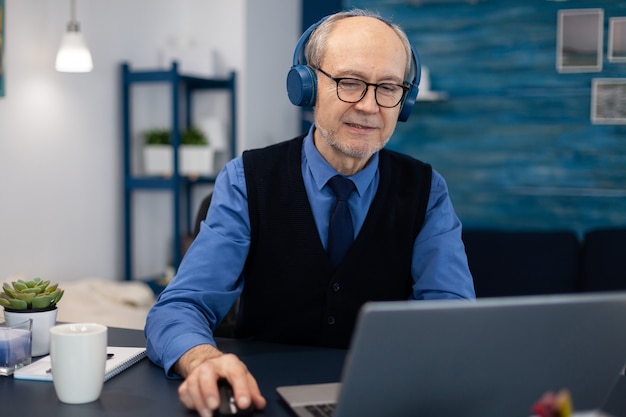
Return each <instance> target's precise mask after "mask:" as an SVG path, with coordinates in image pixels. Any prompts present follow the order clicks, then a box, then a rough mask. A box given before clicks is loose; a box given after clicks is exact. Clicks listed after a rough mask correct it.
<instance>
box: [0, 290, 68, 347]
mask: <svg viewBox="0 0 626 417" xmlns="http://www.w3.org/2000/svg"><path fill="white" fill-rule="evenodd" d="M61 297H63V290H62V289H60V288H59V284H58V283H55V284H51V283H50V281H49V280H45V281H44V280H42V279H41V278H34V279H32V280H30V281H24V280H22V279H18V280H17V281H14V282H12V283H10V284H9V283H8V282H5V283H4V284H3V285H2V293H0V305H2V307H4V318H5V320H6V322H7V323H9V325H11V323H19V322H23V321H25V320H26V319H32V321H33V325H32V331H33V341H32V355H33V356H41V355H46V354H48V353H49V352H50V333H49V331H50V327H52V326H54V325H55V324H56V318H57V311H58V310H57V303H58V302H59V300H61Z"/></svg>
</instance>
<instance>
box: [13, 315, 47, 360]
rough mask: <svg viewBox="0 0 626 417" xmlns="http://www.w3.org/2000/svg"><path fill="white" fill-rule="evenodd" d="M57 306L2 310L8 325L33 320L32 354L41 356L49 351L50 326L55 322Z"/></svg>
mask: <svg viewBox="0 0 626 417" xmlns="http://www.w3.org/2000/svg"><path fill="white" fill-rule="evenodd" d="M57 312H58V310H57V308H56V307H55V308H54V309H53V310H48V311H30V312H29V311H7V310H6V309H5V310H4V319H5V320H6V322H7V323H8V324H9V325H13V324H17V323H20V322H23V321H25V320H27V319H32V320H33V349H32V356H42V355H47V354H48V353H50V328H51V327H52V326H54V325H55V324H56V322H57Z"/></svg>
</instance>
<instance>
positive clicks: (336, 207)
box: [328, 175, 356, 267]
mask: <svg viewBox="0 0 626 417" xmlns="http://www.w3.org/2000/svg"><path fill="white" fill-rule="evenodd" d="M328 185H329V186H330V188H331V189H332V190H333V193H335V198H336V199H335V203H334V204H333V207H332V208H331V210H330V221H329V224H328V255H329V257H330V262H331V264H332V265H333V266H334V267H336V266H337V265H339V262H341V260H342V259H343V256H344V255H345V254H346V252H347V251H348V248H350V245H351V244H352V241H353V240H354V226H352V216H351V215H350V207H349V206H348V197H349V196H350V193H352V191H354V190H355V189H356V187H355V185H354V183H353V182H352V180H349V179H348V178H344V177H342V176H341V175H335V176H334V177H332V178H331V179H330V180H328Z"/></svg>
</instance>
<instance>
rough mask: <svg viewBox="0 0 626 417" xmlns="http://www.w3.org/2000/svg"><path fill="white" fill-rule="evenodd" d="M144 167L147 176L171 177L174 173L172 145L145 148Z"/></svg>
mask: <svg viewBox="0 0 626 417" xmlns="http://www.w3.org/2000/svg"><path fill="white" fill-rule="evenodd" d="M143 165H144V166H143V169H144V173H145V174H146V175H158V176H165V177H169V176H171V175H172V173H173V172H174V167H173V166H172V147H171V146H170V145H149V146H144V147H143Z"/></svg>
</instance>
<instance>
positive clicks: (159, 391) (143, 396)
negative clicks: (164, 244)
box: [0, 328, 626, 417]
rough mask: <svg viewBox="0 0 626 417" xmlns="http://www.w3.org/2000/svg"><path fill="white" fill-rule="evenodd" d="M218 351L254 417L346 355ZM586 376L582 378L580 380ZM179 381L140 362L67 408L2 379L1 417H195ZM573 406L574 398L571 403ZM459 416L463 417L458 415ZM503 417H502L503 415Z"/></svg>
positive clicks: (119, 337)
mask: <svg viewBox="0 0 626 417" xmlns="http://www.w3.org/2000/svg"><path fill="white" fill-rule="evenodd" d="M218 342H219V347H220V348H221V349H222V350H223V351H226V352H232V353H235V354H237V355H238V356H239V357H241V358H242V359H243V361H244V362H245V363H246V365H247V366H248V368H249V369H250V371H251V372H252V373H253V374H254V376H255V377H256V379H257V381H258V383H259V385H260V388H261V392H262V393H263V395H264V396H265V398H266V399H267V402H268V404H267V408H266V409H265V410H264V411H263V412H257V413H256V414H255V416H257V417H261V416H271V417H292V415H291V414H290V412H289V411H288V410H287V409H286V408H285V407H284V405H283V404H282V403H281V402H280V400H279V398H278V395H277V394H276V390H275V388H276V387H277V386H280V385H293V384H307V383H319V382H333V381H338V380H339V377H340V373H341V368H342V366H343V362H344V359H345V354H346V352H345V351H343V350H334V349H319V348H311V347H298V346H285V345H275V344H266V343H260V342H249V341H237V340H232V339H218ZM109 344H110V345H116V346H145V339H144V337H143V332H141V331H139V330H128V329H118V328H109ZM581 377H584V376H581ZM179 384H180V381H178V380H170V379H167V378H165V375H164V373H163V370H162V369H161V368H159V367H157V366H156V365H153V364H152V362H150V360H149V359H144V360H142V361H141V362H139V363H137V364H136V365H134V366H133V367H131V368H129V369H127V370H126V371H124V372H123V373H121V374H120V375H118V376H116V377H114V378H113V379H111V380H109V381H108V382H106V383H105V384H104V388H103V391H102V395H101V397H100V399H99V400H98V401H95V402H93V403H89V404H80V405H69V404H63V403H61V402H59V400H58V399H57V397H56V394H55V392H54V387H53V386H52V384H51V383H49V382H38V381H22V380H18V381H16V380H14V379H13V377H0V403H1V404H2V405H1V406H0V410H1V412H0V415H1V416H7V417H8V416H28V417H39V416H42V417H43V416H45V417H56V416H59V417H99V416H111V417H115V416H119V417H126V416H127V417H143V416H150V417H154V416H157V417H158V416H167V417H175V416H186V417H191V416H197V414H196V413H194V412H190V411H188V410H186V409H185V407H183V405H182V404H181V403H180V401H179V400H178V391H177V390H178V385H179ZM574 405H576V399H574ZM605 410H606V411H607V412H610V413H611V414H612V415H614V416H616V417H626V379H624V378H622V379H621V380H620V381H619V382H618V384H617V386H616V387H615V389H614V390H613V393H612V394H611V397H610V398H609V400H608V402H607V405H606V407H605ZM456 417H462V416H456ZM503 417H504V416H503Z"/></svg>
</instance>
